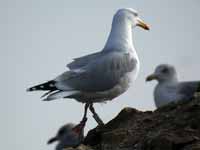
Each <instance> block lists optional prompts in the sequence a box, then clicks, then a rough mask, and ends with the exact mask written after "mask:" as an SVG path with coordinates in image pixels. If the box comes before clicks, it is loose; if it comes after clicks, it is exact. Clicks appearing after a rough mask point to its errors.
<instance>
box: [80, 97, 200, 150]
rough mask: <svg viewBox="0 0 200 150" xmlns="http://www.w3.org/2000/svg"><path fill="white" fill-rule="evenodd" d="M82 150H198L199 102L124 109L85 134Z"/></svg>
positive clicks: (199, 134)
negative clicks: (155, 108)
mask: <svg viewBox="0 0 200 150" xmlns="http://www.w3.org/2000/svg"><path fill="white" fill-rule="evenodd" d="M84 144H85V145H87V146H89V147H85V149H83V150H200V99H196V100H191V101H187V102H186V101H185V102H179V103H176V104H175V103H171V104H169V105H167V106H164V107H162V108H159V109H157V110H155V111H154V112H152V111H146V112H142V111H138V110H136V109H134V108H124V109H123V110H122V111H121V112H120V113H119V114H118V115H117V116H116V117H115V118H114V119H113V120H111V121H110V122H108V123H107V124H106V125H105V126H103V127H97V128H95V129H93V130H91V131H89V133H88V135H87V136H86V138H85V141H84Z"/></svg>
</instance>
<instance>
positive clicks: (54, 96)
mask: <svg viewBox="0 0 200 150" xmlns="http://www.w3.org/2000/svg"><path fill="white" fill-rule="evenodd" d="M78 93H79V91H58V92H55V93H52V94H50V95H48V96H47V98H45V99H44V101H51V100H55V99H59V98H66V97H68V96H71V95H74V94H78Z"/></svg>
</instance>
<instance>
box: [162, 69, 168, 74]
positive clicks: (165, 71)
mask: <svg viewBox="0 0 200 150" xmlns="http://www.w3.org/2000/svg"><path fill="white" fill-rule="evenodd" d="M161 72H162V73H168V72H169V70H168V69H167V68H163V69H162V70H161Z"/></svg>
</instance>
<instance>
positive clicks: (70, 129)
mask: <svg viewBox="0 0 200 150" xmlns="http://www.w3.org/2000/svg"><path fill="white" fill-rule="evenodd" d="M84 126H85V122H82V123H80V124H78V125H75V124H73V123H68V124H66V125H64V126H62V127H61V128H60V129H59V130H58V132H57V134H56V136H55V137H52V138H50V139H49V141H48V142H47V144H52V143H54V142H56V141H57V142H58V144H57V146H56V150H62V149H63V148H67V147H76V146H78V145H79V144H80V143H81V142H82V141H83V139H84Z"/></svg>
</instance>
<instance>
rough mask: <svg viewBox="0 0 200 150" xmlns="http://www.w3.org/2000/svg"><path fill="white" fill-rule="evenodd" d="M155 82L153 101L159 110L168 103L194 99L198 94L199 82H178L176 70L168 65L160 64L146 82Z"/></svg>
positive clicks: (199, 89)
mask: <svg viewBox="0 0 200 150" xmlns="http://www.w3.org/2000/svg"><path fill="white" fill-rule="evenodd" d="M151 80H157V81H158V84H157V86H156V87H155V89H154V101H155V104H156V107H157V108H159V107H161V106H164V105H166V104H168V103H170V102H177V101H184V100H190V99H192V98H195V97H196V96H197V95H198V93H199V92H200V81H189V82H180V81H178V77H177V73H176V69H175V68H174V66H172V65H169V64H161V65H159V66H157V67H156V69H155V72H154V73H153V74H152V75H150V76H148V77H147V78H146V81H151Z"/></svg>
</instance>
